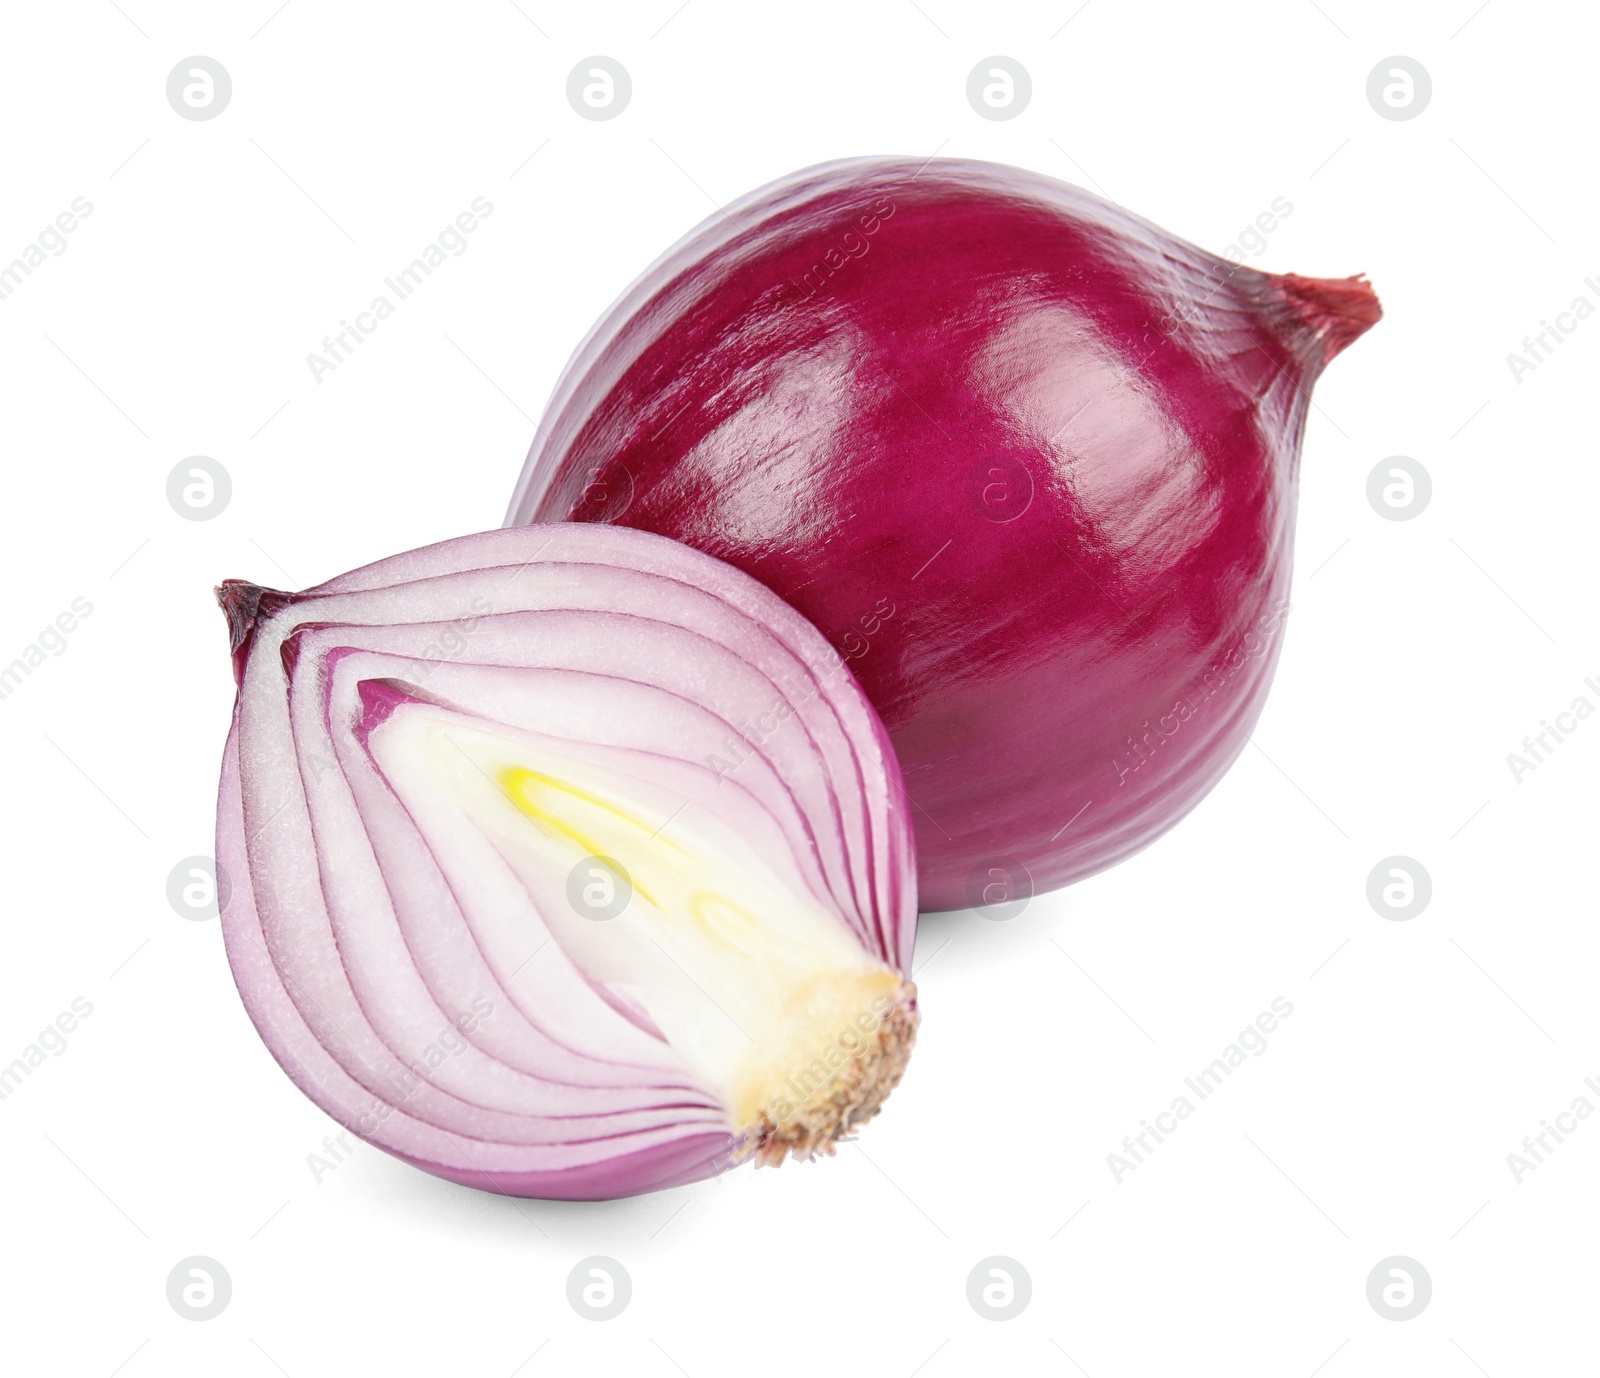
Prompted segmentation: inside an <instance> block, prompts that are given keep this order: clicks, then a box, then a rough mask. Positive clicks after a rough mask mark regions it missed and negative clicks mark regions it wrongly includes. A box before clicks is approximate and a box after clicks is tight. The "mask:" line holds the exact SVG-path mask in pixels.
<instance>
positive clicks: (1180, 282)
mask: <svg viewBox="0 0 1600 1378" xmlns="http://www.w3.org/2000/svg"><path fill="white" fill-rule="evenodd" d="M1380 314H1381V312H1380V310H1379V307H1378V300H1377V298H1376V296H1374V295H1373V291H1372V288H1371V287H1370V286H1368V284H1367V283H1366V282H1364V281H1362V280H1360V279H1357V278H1345V279H1338V280H1331V279H1318V278H1307V277H1300V276H1298V275H1295V274H1292V273H1291V274H1283V275H1273V274H1268V273H1263V272H1260V271H1258V270H1257V269H1255V268H1251V267H1246V266H1244V265H1242V264H1238V263H1229V262H1226V261H1224V260H1223V259H1221V258H1218V257H1217V256H1216V255H1214V254H1210V253H1207V252H1206V251H1205V250H1203V249H1199V248H1196V247H1195V246H1194V245H1192V244H1188V243H1185V242H1184V241H1183V240H1181V239H1179V238H1177V236H1175V235H1172V234H1168V233H1167V232H1166V231H1164V230H1162V229H1160V228H1159V227H1157V226H1155V225H1152V224H1151V223H1150V222H1149V221H1147V220H1144V219H1141V218H1140V217H1138V216H1136V215H1133V214H1130V213H1129V212H1127V211H1125V210H1122V209H1121V208H1119V207H1117V206H1113V205H1110V204H1109V203H1107V202H1106V201H1103V200H1101V199H1100V198H1099V197H1096V196H1092V195H1090V194H1089V193H1088V192H1085V191H1082V190H1080V189H1078V188H1077V187H1071V186H1067V185H1065V184H1063V183H1061V182H1057V181H1054V180H1052V179H1050V178H1047V177H1041V176H1038V175H1037V174H1034V173H1030V172H1026V171H1023V170H1022V169H1020V168H1011V167H1002V166H999V165H997V164H992V163H976V162H966V161H960V160H950V159H935V160H932V161H928V160H910V159H898V158H862V159H855V160H852V161H847V162H840V163H832V164H827V165H824V166H822V167H816V168H809V169H806V170H805V171H803V172H798V173H796V174H794V175H793V176H791V177H787V178H784V179H783V180H781V181H779V182H775V183H773V184H772V185H771V186H768V187H763V188H761V189H760V190H758V191H755V192H752V193H751V194H750V195H749V196H746V197H744V198H743V199H741V200H740V201H738V202H736V203H735V204H733V205H732V206H730V207H728V209H727V210H726V212H718V214H717V215H716V216H715V217H713V218H711V219H709V220H707V221H706V222H705V223H704V224H703V225H701V226H700V227H699V228H698V229H697V230H695V231H694V232H693V233H692V234H690V235H689V236H688V237H687V238H686V239H685V240H683V241H682V242H681V243H680V244H678V245H677V246H676V247H674V248H673V249H672V250H671V251H670V252H669V253H668V254H666V255H665V256H664V257H663V258H662V259H660V260H659V261H658V262H657V263H656V264H655V265H654V266H652V267H651V268H650V269H649V270H648V271H647V272H646V273H645V274H644V276H643V277H641V278H640V279H639V281H638V282H636V283H635V284H634V286H633V287H631V288H630V289H629V290H628V291H627V292H626V293H625V294H624V295H623V297H622V298H621V299H620V300H619V301H618V302H617V303H616V304H615V305H614V306H613V307H612V308H611V309H610V311H609V312H608V313H607V314H606V315H605V316H604V317H603V318H602V319H601V320H600V322H599V323H598V324H597V325H596V326H595V327H594V329H593V330H592V331H591V332H590V334H589V337H588V338H587V339H586V340H585V341H584V342H583V344H582V345H581V346H580V347H579V349H578V351H577V352H576V353H575V354H574V355H573V357H572V361H571V362H570V363H569V364H568V366H567V371H566V373H565V374H564V375H563V377H562V379H561V382H560V383H559V384H558V385H557V388H556V392H555V396H554V397H553V398H552V399H551V403H550V407H549V409H548V411H547V413H546V415H545V417H544V419H543V420H542V421H541V423H540V427H539V432H538V435H537V436H536V437H535V439H534V443H533V447H532V449H531V451H530V452H529V455H528V460H527V465H526V467H525V468H524V470H523V474H522V480H521V482H520V484H519V485H518V488H517V491H516V495H515V497H514V498H513V500H512V503H511V509H510V512H509V514H508V516H507V522H508V524H510V523H517V522H527V521H561V520H567V521H584V522H616V523H620V524H624V525H627V526H632V527H638V528H640V529H643V530H647V531H655V532H659V533H660V534H662V535H666V536H671V537H673V538H675V539H677V540H681V541H684V542H686V543H688V544H690V545H693V546H696V547H697V548H699V549H701V550H705V551H707V552H709V553H711V554H713V555H716V556H717V557H719V558H720V559H724V560H727V561H729V562H730V563H732V564H735V565H737V566H738V567H739V568H740V569H743V570H745V571H746V572H747V573H749V574H752V575H754V576H755V577H756V578H758V579H760V580H761V581H762V582H763V583H765V584H766V585H767V586H768V587H769V588H772V589H774V590H776V591H777V592H778V593H779V594H781V595H782V596H783V597H785V598H786V599H788V600H789V601H790V602H791V603H793V604H794V606H795V607H796V608H798V609H799V610H800V611H801V612H802V613H804V614H805V616H806V617H807V618H808V619H809V620H810V621H811V622H812V623H813V625H815V626H816V627H817V628H819V629H820V630H821V631H822V632H823V633H824V635H826V636H827V637H828V638H829V640H830V641H832V642H833V643H834V645H836V646H837V647H838V648H839V649H840V650H841V651H843V652H844V654H845V655H846V656H847V657H849V658H850V660H851V666H852V668H853V669H854V670H855V672H856V674H857V675H858V676H859V677H860V679H861V683H862V685H863V687H864V688H865V689H866V691H867V693H868V695H869V696H870V697H871V699H872V702H873V703H874V704H875V705H876V706H877V709H878V711H879V712H880V713H881V714H882V715H883V720H884V722H885V724H886V725H887V727H888V729H889V733H890V736H891V738H892V740H893V741H894V745H895V749H896V751H897V752H898V754H899V758H900V764H901V766H902V768H903V769H904V771H905V779H906V786H907V789H908V790H909V792H910V796H911V798H912V800H913V801H914V803H915V805H916V807H917V812H916V816H915V822H916V829H917V844H918V857H919V860H920V876H919V885H920V890H921V899H922V905H923V907H924V908H925V909H952V908H962V907H965V906H968V905H979V904H983V903H986V902H989V901H993V900H995V899H997V898H998V899H1005V898H1016V897H1017V895H1018V893H1019V890H1020V892H1021V893H1022V894H1025V893H1026V888H1027V887H1028V886H1030V885H1031V887H1032V888H1033V889H1036V890H1044V889H1049V888H1052V887H1054V886H1058V885H1064V884H1066V883H1068V882H1069V881H1072V880H1075V879H1077V878H1079V877H1081V876H1085V875H1088V874H1089V873H1091V872H1093V871H1096V870H1099V869H1101V868H1102V867H1105V866H1109V865H1110V864H1112V863H1113V862H1115V861H1117V860H1119V859H1121V858H1122V857H1125V856H1128V855H1129V854H1131V853H1133V852H1135V851H1137V850H1139V849H1140V848H1141V847H1143V846H1145V845H1146V844H1148V843H1149V842H1151V841H1152V840H1153V839H1155V838H1156V837H1158V836H1160V835H1161V833H1163V832H1164V831H1165V830H1166V829H1167V828H1169V827H1171V826H1172V824H1173V823H1175V822H1176V821H1177V820H1178V819H1179V818H1181V817H1182V816H1183V815H1184V814H1185V813H1186V812H1187V811H1188V810H1189V809H1191V808H1192V807H1193V806H1194V805H1195V804H1196V803H1198V802H1199V800H1200V799H1201V798H1202V797H1203V796H1204V795H1205V793H1206V792H1207V791H1208V790H1209V789H1210V788H1211V786H1212V785H1214V784H1215V783H1216V782H1217V780H1219V779H1220V778H1221V776H1222V774H1223V772H1224V771H1225V770H1226V769H1227V767H1228V766H1229V764H1230V763H1231V762H1232V761H1233V759H1234V757H1235V756H1236V755H1237V754H1238V753H1239V752H1240V751H1241V750H1242V749H1243V747H1244V743H1245V741H1246V740H1247V738H1248V736H1249V733H1250V730H1251V727H1252V726H1253V724H1254V723H1255V720H1256V717H1257V715H1258V714H1259V713H1260V711H1261V707H1262V704H1263V703H1264V701H1265V697H1266V692H1267V687H1268V685H1269V683H1270V682H1271V679H1272V671H1273V667H1274V664H1275V663H1276V660H1277V655H1278V650H1279V648H1280V646H1281V645H1282V643H1283V637H1282V635H1281V634H1280V629H1281V626H1282V621H1283V615H1284V610H1285V608H1286V607H1287V604H1288V589H1289V573H1290V555H1291V548H1292V545H1293V536H1294V508H1295V497H1296V488H1297V479H1298V473H1297V470H1298V464H1299V453H1300V439H1301V435H1302V433H1303V431H1304V427H1305V421H1306V416H1307V410H1308V407H1309V405H1310V393H1311V386H1312V384H1313V383H1314V382H1315V380H1316V378H1317V376H1318V375H1319V374H1320V373H1321V372H1322V369H1323V368H1324V366H1325V365H1326V364H1327V363H1328V362H1329V360H1331V359H1332V358H1333V357H1334V355H1336V354H1337V353H1339V351H1340V350H1342V349H1343V348H1345V346H1347V345H1348V344H1350V343H1351V342H1352V341H1353V340H1355V339H1356V338H1357V337H1358V336H1359V335H1361V334H1362V333H1363V332H1364V331H1366V330H1367V329H1368V328H1370V327H1371V325H1372V324H1373V323H1374V322H1375V321H1376V320H1377V319H1378V317H1379V316H1380ZM1030 878H1031V879H1030Z"/></svg>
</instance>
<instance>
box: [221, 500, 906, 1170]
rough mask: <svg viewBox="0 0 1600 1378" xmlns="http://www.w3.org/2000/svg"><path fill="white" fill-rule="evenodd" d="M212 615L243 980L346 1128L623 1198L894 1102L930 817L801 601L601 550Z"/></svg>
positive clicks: (454, 1164)
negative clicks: (230, 696) (225, 730)
mask: <svg viewBox="0 0 1600 1378" xmlns="http://www.w3.org/2000/svg"><path fill="white" fill-rule="evenodd" d="M217 592H218V598H219V601H220V602H221V604H222V606H223V609H224V611H225V612H226V614H227V617H228V622H229V627H230V630H231V633H232V641H233V651H234V664H235V673H236V677H237V679H238V683H239V694H238V701H237V705H236V707H235V710H234V723H233V730H232V732H231V734H230V736H229V739H228V746H227V750H226V754H225V757H224V764H223V773H222V788H221V798H220V803H219V808H218V822H217V835H218V843H217V856H218V859H219V861H220V862H221V864H222V867H223V868H224V869H225V871H226V872H227V873H228V876H229V878H230V879H231V881H232V894H231V898H230V899H229V901H228V904H227V906H226V908H225V911H224V914H223V922H224V931H225V935H226V939H227V949H228V957H229V961H230V962H231V964H232V967H233V972H234V976H235V979H236V980H237V982H238V986H239V991H240V994H241V995H242V996H243V998H244V1003H245V1006H246V1008H247V1009H248V1011H249V1013H250V1017H251V1019H252V1020H254V1022H255V1025H256V1027H257V1029H258V1030H259V1031H260V1033H261V1036H262V1038H263V1039H264V1040H265V1041H266V1044H267V1046H268V1047H269V1048H270V1049H271V1051H272V1053H273V1055H274V1057H276V1058H277V1060H278V1061H279V1063H280V1064H282V1066H283V1068H284V1070H285V1071H286V1072H288V1074H289V1075H290V1077H291V1078H293V1080H294V1081H295V1083H296V1084H297V1085H298V1086H299V1087H300V1088H301V1089H302V1090H303V1091H304V1092H305V1093H306V1094H307V1095H308V1096H310V1097H311V1099H312V1100H314V1101H315V1102H316V1103H317V1104H318V1105H319V1106H321V1107H322V1108H323V1109H324V1110H326V1111H327V1112H328V1113H329V1114H330V1115H332V1116H333V1117H334V1118H335V1119H336V1120H338V1121H339V1122H340V1123H341V1124H342V1125H344V1126H345V1127H346V1128H347V1129H349V1130H351V1131H353V1132H354V1133H356V1134H359V1135H360V1136H361V1137H362V1138H364V1139H366V1140H368V1141H369V1142H371V1143H374V1144H376V1145H378V1146H379V1147H380V1148H383V1149H385V1150H387V1151H388V1152H389V1153H392V1154H394V1155H395V1156H396V1157H399V1158H403V1159H405V1160H406V1161H408V1162H411V1163H414V1164H416V1165H417V1166H418V1167H422V1168H425V1169H426V1170H427V1171H429V1172H433V1173H436V1174H438V1175H439V1176H441V1177H446V1178H449V1179H450V1180H452V1181H456V1182H463V1183H467V1184H470V1185H473V1186H478V1187H484V1188H487V1189H490V1190H493V1191H499V1192H504V1193H508V1194H514V1195H523V1196H542V1197H561V1198H577V1199H595V1198H610V1197H615V1196H624V1195H628V1194H630V1193H634V1192H640V1191H647V1190H652V1189H655V1188H659V1187H666V1186H671V1185H675V1184H678V1183H682V1182H688V1181H694V1180H697V1179H699V1178H702V1177H706V1176H709V1175H711V1174H713V1173H715V1172H717V1171H720V1170H722V1169H724V1168H726V1167H727V1166H729V1165H730V1164H731V1163H732V1162H734V1161H737V1160H739V1159H740V1158H743V1157H747V1156H754V1157H756V1158H757V1159H758V1160H759V1161H761V1162H765V1163H776V1162H780V1161H782V1160H783V1158H784V1157H785V1156H786V1155H791V1154H792V1155H793V1156H796V1157H809V1156H812V1155H813V1154H815V1153H819V1152H820V1153H832V1152H833V1146H834V1144H835V1142H836V1141H837V1140H838V1139H839V1138H840V1137H841V1136H842V1135H844V1134H846V1133H848V1132H849V1131H851V1130H852V1129H853V1128H854V1127H855V1126H857V1125H859V1124H861V1123H862V1122H864V1121H865V1120H867V1119H869V1118H871V1116H872V1115H873V1114H875V1113H876V1111H877V1109H878V1107H879V1105H880V1103H881V1102H882V1100H883V1098H884V1097H885V1096H886V1095H887V1094H888V1092H889V1090H890V1089H891V1088H892V1087H893V1086H894V1084H895V1083H896V1081H898V1079H899V1077H900V1074H901V1072H902V1070H903V1069H904V1066H905V1061H906V1057H907V1056H908V1054H909V1052H910V1047H911V1042H912V1039H913V1036H914V1033H915V1029H916V1022H917V1010H916V1003H915V989H914V987H913V986H912V984H911V982H910V981H909V980H907V979H905V977H904V976H903V974H902V973H904V972H905V971H906V970H907V969H908V966H909V961H910V956H911V946H912V940H913V937H914V932H915V926H916V890H915V883H914V867H915V861H914V854H913V851H912V840H911V829H910V825H909V820H908V817H907V810H906V806H905V801H904V797H903V793H902V786H901V783H900V776H899V771H898V769H897V767H896V765H895V761H894V756H893V753H892V751H891V750H890V748H889V745H888V741H887V739H886V737H885V736H884V734H883V730H882V726H881V724H880V723H879V721H878V719H877V716H876V714H875V713H874V712H873V710H872V708H871V706H870V705H869V704H868V703H867V701H866V699H865V697H864V696H863V695H862V693H861V691H860V689H859V687H858V686H857V685H856V683H855V681H854V680H853V679H852V678H851V676H850V674H849V672H848V670H847V669H845V667H844V664H843V661H842V659H841V658H840V657H839V656H838V655H836V654H834V653H832V652H831V651H830V649H829V647H828V645H827V643H826V642H824V641H823V640H822V638H821V637H820V636H819V635H818V634H817V632H816V631H815V630H814V629H813V628H812V627H810V626H809V625H808V624H807V623H806V622H805V620H804V619H803V618H801V617H800V616H799V614H797V613H796V612H794V611H793V610H792V609H790V608H789V607H787V606H786V605H785V604H784V603H783V602H782V601H781V600H779V599H778V598H776V597H775V596H774V595H773V594H771V593H769V592H768V591H767V590H766V589H764V588H762V587H761V586H760V585H759V584H757V583H756V582H755V581H754V580H752V579H749V578H748V577H746V576H745V575H743V574H741V573H739V572H738V571H737V570H735V569H732V568H729V567H728V566H726V565H722V564H720V563H719V562H718V561H716V560H714V559H712V558H710V557H709V556H706V555H702V554H699V553H697V552H695V551H693V550H690V549H688V548H687V547H684V546H681V545H677V544H675V543H674V542H671V541H667V540H663V539H661V538H660V537H657V536H652V535H649V534H647V533H644V532H637V531H628V530H625V529H622V528H613V527H601V526H568V527H559V528H539V529H524V530H511V531H494V532H487V533H484V534H481V535H476V536H466V537H463V538H461V539H459V540H454V541H447V542H445V543H444V544H442V545H435V546H429V547H426V548H425V549H422V550H415V551H411V552H410V553H408V554H405V555H397V556H395V557H394V558H392V559H388V560H382V561H380V562H378V563H377V564H373V565H368V566H367V567H365V568H363V569H358V570H356V571H355V572H353V573H351V574H346V575H343V576H341V577H340V578H337V579H334V580H331V581H330V582H328V583H326V584H323V585H320V586H319V587H317V588H314V589H311V590H308V591H306V592H304V593H294V594H290V593H277V592H272V591H270V590H266V589H262V588H259V587H257V586H256V585H254V584H248V583H243V582H240V581H229V582H227V583H225V584H224V585H223V586H222V587H221V588H220V589H218V591H217Z"/></svg>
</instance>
